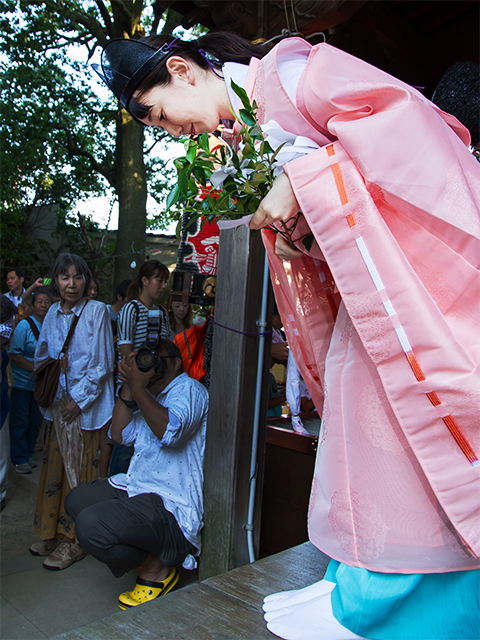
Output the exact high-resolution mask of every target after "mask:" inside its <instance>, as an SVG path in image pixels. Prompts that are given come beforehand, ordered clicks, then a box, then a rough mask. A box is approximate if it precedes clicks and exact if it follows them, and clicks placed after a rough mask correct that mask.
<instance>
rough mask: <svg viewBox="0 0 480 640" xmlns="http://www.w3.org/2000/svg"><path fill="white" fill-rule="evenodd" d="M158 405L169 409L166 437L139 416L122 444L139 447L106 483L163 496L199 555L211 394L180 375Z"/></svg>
mask: <svg viewBox="0 0 480 640" xmlns="http://www.w3.org/2000/svg"><path fill="white" fill-rule="evenodd" d="M156 401H157V402H158V404H161V405H162V406H163V407H165V408H166V409H168V417H169V423H168V426H167V429H166V431H165V433H164V434H163V437H162V439H161V440H160V439H159V438H157V436H156V435H155V434H154V433H153V431H152V430H151V429H150V427H149V426H148V424H147V422H146V420H145V419H144V417H143V415H142V413H141V412H140V411H137V412H135V413H134V415H133V420H132V421H131V422H130V424H128V425H127V426H126V427H125V429H124V430H123V432H122V438H123V440H122V444H132V443H133V442H134V443H135V451H134V454H133V457H132V459H131V461H130V466H129V469H128V472H127V473H119V474H117V475H115V476H112V477H111V478H109V479H108V481H109V482H110V484H111V485H112V486H113V487H115V488H117V489H123V490H124V491H126V492H127V493H128V496H129V498H131V497H133V496H136V495H139V494H141V493H156V494H157V495H159V496H160V497H161V498H162V499H163V503H164V505H165V509H166V510H167V511H169V512H170V513H171V514H173V516H174V517H175V520H176V521H177V523H178V525H179V527H180V529H181V530H182V533H183V535H184V536H185V537H186V538H187V540H188V541H189V542H191V543H192V544H193V545H194V546H195V547H196V548H197V550H198V553H200V548H201V541H200V531H201V529H202V527H203V458H204V452H205V434H206V430H207V413H208V392H207V390H206V389H205V387H204V386H203V385H202V384H200V382H198V381H197V380H194V379H193V378H190V377H189V376H188V375H187V374H186V373H182V374H181V375H179V376H178V377H176V378H175V379H174V380H172V382H171V383H170V384H169V385H168V386H167V387H166V388H165V389H164V390H163V391H162V393H160V394H159V395H158V396H157V397H156ZM184 566H186V565H185V563H184ZM190 568H191V567H190Z"/></svg>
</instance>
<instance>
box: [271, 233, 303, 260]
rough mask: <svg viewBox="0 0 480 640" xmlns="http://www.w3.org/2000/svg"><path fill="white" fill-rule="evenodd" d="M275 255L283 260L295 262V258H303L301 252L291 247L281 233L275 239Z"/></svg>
mask: <svg viewBox="0 0 480 640" xmlns="http://www.w3.org/2000/svg"><path fill="white" fill-rule="evenodd" d="M275 253H276V254H277V256H278V257H279V258H281V259H282V260H294V259H295V258H300V256H303V253H302V252H301V251H298V249H295V248H294V247H291V246H290V245H289V244H288V242H287V241H286V240H285V238H284V237H283V236H281V235H280V234H279V233H277V237H276V238H275Z"/></svg>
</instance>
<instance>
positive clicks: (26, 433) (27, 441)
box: [8, 287, 52, 473]
mask: <svg viewBox="0 0 480 640" xmlns="http://www.w3.org/2000/svg"><path fill="white" fill-rule="evenodd" d="M29 304H30V305H31V306H32V309H33V313H32V315H30V316H29V317H28V318H24V319H23V320H20V322H19V323H18V324H17V326H16V327H15V331H14V334H13V337H12V341H11V343H10V348H9V350H8V355H9V358H10V362H11V366H12V375H13V386H12V392H11V396H10V402H11V408H10V460H11V468H12V469H13V471H16V472H17V473H31V471H32V469H33V468H34V467H36V466H37V464H36V462H35V461H34V460H33V454H34V452H35V442H36V441H37V437H38V433H39V431H40V427H41V425H42V420H43V417H42V414H41V412H40V407H39V406H38V402H37V401H36V400H35V397H34V395H33V392H34V382H35V380H34V376H33V370H34V365H33V358H34V355H35V348H36V346H37V341H38V338H39V336H40V331H41V329H42V323H43V320H44V318H45V316H46V315H47V312H48V310H49V309H50V305H51V304H52V300H51V297H50V293H49V291H48V289H45V288H43V287H40V288H38V289H35V291H34V292H33V293H32V295H31V296H30V299H29Z"/></svg>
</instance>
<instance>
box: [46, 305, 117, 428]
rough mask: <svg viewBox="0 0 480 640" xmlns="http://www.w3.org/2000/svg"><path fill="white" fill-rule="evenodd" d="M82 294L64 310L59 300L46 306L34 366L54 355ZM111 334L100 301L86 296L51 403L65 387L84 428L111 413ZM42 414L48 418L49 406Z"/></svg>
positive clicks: (101, 422)
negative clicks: (67, 309) (77, 410)
mask: <svg viewBox="0 0 480 640" xmlns="http://www.w3.org/2000/svg"><path fill="white" fill-rule="evenodd" d="M84 304H85V298H82V300H80V301H79V302H78V303H77V304H76V305H75V307H73V309H72V311H69V312H67V313H64V312H63V311H62V310H61V307H60V302H56V303H55V304H53V305H52V306H51V307H50V309H49V310H48V313H47V315H46V316H45V320H44V321H43V324H42V330H41V332H40V337H39V339H38V344H37V348H36V349H35V368H37V367H38V366H39V365H40V364H42V362H44V361H45V360H46V359H47V358H48V357H50V358H55V359H57V358H58V357H59V354H60V350H61V348H62V347H63V343H64V342H65V338H66V337H67V334H68V331H69V329H70V325H71V324H72V321H73V317H74V315H77V316H78V315H79V314H80V312H81V310H82V308H83V305H84ZM113 361H114V352H113V336H112V327H111V323H110V316H109V313H108V309H107V307H106V306H105V305H104V304H103V302H98V301H96V300H90V301H89V302H88V303H87V306H86V307H85V310H84V311H83V313H82V315H81V316H80V320H79V321H78V324H77V326H76V328H75V331H74V334H73V337H72V340H71V342H70V345H69V347H68V369H67V374H66V376H65V375H64V374H63V372H62V373H61V374H60V381H59V385H58V389H57V394H56V396H55V400H54V404H56V403H57V402H59V400H60V398H61V397H62V394H63V390H64V389H67V390H68V393H69V394H70V397H71V398H72V400H75V402H76V403H77V404H78V406H79V407H80V409H81V413H80V424H81V427H82V429H85V430H87V431H89V430H94V429H99V428H100V427H102V426H103V425H104V424H105V423H106V422H107V421H108V420H110V418H111V417H112V411H113V405H114V397H113ZM45 418H46V419H47V420H52V413H51V411H50V408H48V409H47V410H46V412H45Z"/></svg>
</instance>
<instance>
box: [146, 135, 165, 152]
mask: <svg viewBox="0 0 480 640" xmlns="http://www.w3.org/2000/svg"><path fill="white" fill-rule="evenodd" d="M167 135H168V134H167V133H162V134H160V137H159V138H157V140H155V142H154V143H153V144H152V145H151V147H149V148H148V149H147V150H146V151H144V155H146V156H148V154H149V153H150V152H151V151H152V149H153V148H154V146H155V145H156V144H158V143H159V142H161V141H162V140H164V139H165V138H166V137H167Z"/></svg>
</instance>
